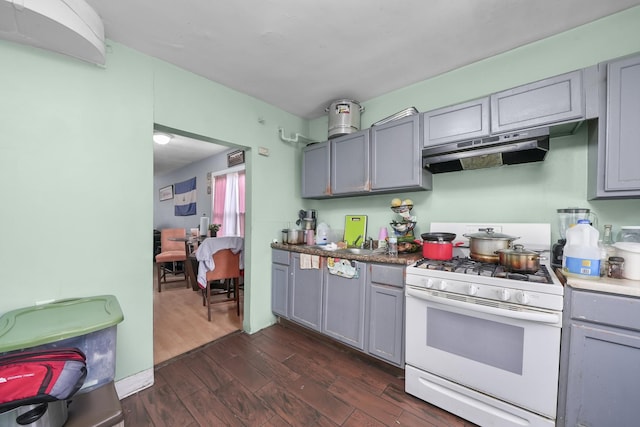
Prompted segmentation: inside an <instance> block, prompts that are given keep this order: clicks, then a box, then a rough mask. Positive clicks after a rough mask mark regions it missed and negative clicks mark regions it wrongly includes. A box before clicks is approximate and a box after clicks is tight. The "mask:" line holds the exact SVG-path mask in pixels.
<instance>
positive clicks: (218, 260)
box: [207, 249, 240, 282]
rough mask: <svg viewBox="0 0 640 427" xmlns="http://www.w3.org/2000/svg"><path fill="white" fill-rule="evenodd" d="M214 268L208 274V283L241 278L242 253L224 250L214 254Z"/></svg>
mask: <svg viewBox="0 0 640 427" xmlns="http://www.w3.org/2000/svg"><path fill="white" fill-rule="evenodd" d="M213 264H214V266H215V267H214V268H213V270H212V271H208V272H207V282H209V281H212V280H224V279H234V278H238V277H240V253H239V252H238V253H237V254H234V253H233V252H231V249H222V250H219V251H217V252H216V253H214V254H213Z"/></svg>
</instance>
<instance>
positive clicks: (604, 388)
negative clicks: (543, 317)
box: [557, 286, 640, 426]
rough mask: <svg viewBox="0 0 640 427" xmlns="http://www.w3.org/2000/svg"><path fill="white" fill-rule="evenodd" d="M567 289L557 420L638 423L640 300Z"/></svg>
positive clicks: (585, 423) (570, 423)
mask: <svg viewBox="0 0 640 427" xmlns="http://www.w3.org/2000/svg"><path fill="white" fill-rule="evenodd" d="M565 289H566V291H565V292H566V293H565V310H564V313H563V316H564V320H563V325H562V347H561V349H562V350H561V365H560V390H559V393H558V397H559V399H558V423H557V425H563V426H564V425H566V426H609V425H615V426H635V425H638V420H639V419H640V406H639V405H638V396H640V299H639V298H635V297H627V296H620V295H613V294H607V293H601V292H591V291H583V290H579V289H574V288H572V287H571V286H566V287H565Z"/></svg>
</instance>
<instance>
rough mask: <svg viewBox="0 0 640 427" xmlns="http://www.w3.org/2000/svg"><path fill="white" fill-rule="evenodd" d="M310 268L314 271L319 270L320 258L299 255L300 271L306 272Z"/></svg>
mask: <svg viewBox="0 0 640 427" xmlns="http://www.w3.org/2000/svg"><path fill="white" fill-rule="evenodd" d="M311 268H313V269H316V270H317V269H319V268H320V257H319V256H318V255H309V254H300V269H301V270H308V269H311Z"/></svg>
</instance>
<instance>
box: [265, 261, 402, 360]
mask: <svg viewBox="0 0 640 427" xmlns="http://www.w3.org/2000/svg"><path fill="white" fill-rule="evenodd" d="M320 260H321V261H320V269H302V268H300V254H299V253H295V252H288V251H283V250H278V249H272V267H271V272H272V273H271V282H272V288H271V309H272V311H273V313H274V314H275V315H277V316H280V317H282V318H286V319H289V320H290V321H292V322H296V323H298V324H300V325H302V326H305V327H307V328H310V329H313V330H315V331H317V332H320V333H322V334H324V335H327V336H329V337H331V338H333V339H335V340H336V341H340V342H341V343H344V344H347V345H349V346H351V347H353V348H355V349H357V350H360V351H362V352H363V353H367V354H369V355H371V356H374V357H376V358H378V359H381V360H383V361H385V362H387V363H390V364H393V365H395V366H398V367H404V281H405V280H404V277H405V267H404V266H401V265H392V264H373V263H363V262H358V261H353V265H354V266H356V268H357V269H358V277H357V278H353V279H348V278H345V277H342V276H337V275H334V274H330V273H329V272H328V269H327V266H326V263H327V258H325V257H321V258H320Z"/></svg>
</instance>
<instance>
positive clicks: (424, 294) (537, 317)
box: [405, 288, 560, 324]
mask: <svg viewBox="0 0 640 427" xmlns="http://www.w3.org/2000/svg"><path fill="white" fill-rule="evenodd" d="M405 289H406V292H407V296H411V297H414V298H418V299H421V300H424V301H430V302H434V303H437V304H442V305H448V306H452V307H458V308H464V309H465V310H470V311H475V312H478V313H485V314H492V315H495V316H501V317H509V318H511V319H518V320H525V321H528V322H536V323H552V324H556V323H558V322H559V321H560V317H559V315H557V314H554V313H539V312H533V311H512V310H504V309H500V308H495V307H487V306H485V305H480V304H472V303H468V302H462V301H457V300H453V299H449V298H441V297H438V296H435V295H431V294H430V293H428V291H418V290H415V289H412V288H405Z"/></svg>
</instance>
